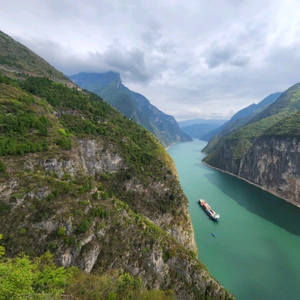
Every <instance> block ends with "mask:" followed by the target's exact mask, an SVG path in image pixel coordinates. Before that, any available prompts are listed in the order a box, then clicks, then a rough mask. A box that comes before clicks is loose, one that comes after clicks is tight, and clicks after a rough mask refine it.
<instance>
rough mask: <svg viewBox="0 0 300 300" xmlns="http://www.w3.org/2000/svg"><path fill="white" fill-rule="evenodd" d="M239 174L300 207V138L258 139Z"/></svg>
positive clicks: (243, 159) (241, 166)
mask: <svg viewBox="0 0 300 300" xmlns="http://www.w3.org/2000/svg"><path fill="white" fill-rule="evenodd" d="M238 176H239V177H241V178H244V179H246V180H249V181H251V182H253V183H255V184H257V185H259V186H260V187H262V188H263V189H265V190H267V191H268V192H270V193H272V194H274V195H276V196H278V197H280V198H284V199H285V200H287V201H288V202H291V203H293V204H294V205H296V206H298V207H300V140H299V139H291V138H280V139H279V138H275V137H273V138H268V139H259V140H257V141H256V143H255V144H254V145H253V147H252V148H251V149H250V150H249V151H248V153H247V154H246V155H245V156H244V157H243V158H242V159H241V163H240V168H239V172H238Z"/></svg>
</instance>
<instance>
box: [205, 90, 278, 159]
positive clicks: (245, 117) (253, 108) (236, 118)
mask: <svg viewBox="0 0 300 300" xmlns="http://www.w3.org/2000/svg"><path fill="white" fill-rule="evenodd" d="M281 94H282V93H281V92H277V93H274V94H270V95H269V96H268V97H266V98H264V99H263V100H262V101H260V102H259V103H258V104H251V105H249V106H248V107H245V108H244V109H242V110H240V111H238V112H237V113H236V114H235V115H233V117H232V118H231V119H230V120H229V121H228V122H226V123H225V124H223V125H222V126H220V127H219V128H217V129H215V130H213V131H211V132H209V133H208V134H206V135H205V136H204V137H203V139H204V140H205V141H209V143H208V144H207V146H206V147H205V148H204V149H203V152H205V153H210V152H212V151H213V150H214V149H215V146H216V145H217V143H218V141H219V140H220V139H221V138H222V137H223V136H224V135H226V134H228V133H229V132H232V131H234V130H236V129H238V128H239V127H241V126H243V125H244V124H246V123H247V122H249V121H250V120H251V119H252V118H253V117H255V116H256V115H258V114H259V113H260V112H262V111H263V110H264V109H265V108H267V107H268V106H269V105H270V104H271V103H273V102H275V101H276V100H277V99H278V98H279V97H280V96H281Z"/></svg>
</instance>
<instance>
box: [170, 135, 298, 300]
mask: <svg viewBox="0 0 300 300" xmlns="http://www.w3.org/2000/svg"><path fill="white" fill-rule="evenodd" d="M205 145H206V142H204V141H199V140H194V141H193V142H189V143H180V144H176V145H174V146H172V147H170V148H169V149H168V152H169V154H170V155H171V157H172V158H173V160H174V162H175V164H176V167H177V171H178V174H179V179H180V183H181V186H182V188H183V190H184V193H185V195H186V196H187V197H188V199H189V212H190V215H191V218H192V222H193V226H194V230H195V238H196V242H197V246H198V250H199V254H198V257H199V259H200V260H201V261H202V262H203V263H204V264H205V265H206V266H207V268H208V270H209V272H210V273H211V274H212V276H213V277H215V278H216V279H217V280H218V281H219V282H220V283H221V284H222V285H223V286H224V287H225V288H226V289H228V290H229V291H230V292H232V293H233V294H234V296H235V297H236V299H237V300H248V299H249V300H260V299H262V300H281V299H282V300H287V299H288V300H296V299H297V300H298V299H300V209H299V208H297V207H295V206H293V205H292V204H290V203H287V202H286V201H284V200H282V199H279V198H277V197H275V196H273V195H271V194H269V193H267V192H265V191H263V190H261V189H260V188H258V187H256V186H253V185H251V184H249V183H247V182H245V181H243V180H241V179H238V178H236V177H234V176H231V175H229V174H226V173H222V172H220V171H217V170H214V169H212V168H209V167H207V166H205V165H204V164H202V163H201V160H202V159H203V158H204V157H205V155H204V154H203V153H201V149H203V148H204V146H205ZM199 198H203V199H205V200H206V201H207V202H208V203H209V204H210V206H211V207H212V209H213V210H215V211H216V212H217V213H219V214H220V216H221V218H220V221H219V222H214V221H212V220H210V219H209V217H208V216H207V215H206V214H205V212H204V211H203V210H202V209H201V207H200V206H199V205H198V204H197V200H198V199H199ZM212 233H215V237H213V236H212Z"/></svg>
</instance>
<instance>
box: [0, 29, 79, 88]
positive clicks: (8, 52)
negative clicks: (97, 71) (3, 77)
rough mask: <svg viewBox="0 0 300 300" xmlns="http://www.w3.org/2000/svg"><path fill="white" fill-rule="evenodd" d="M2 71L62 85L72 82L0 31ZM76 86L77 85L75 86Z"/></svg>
mask: <svg viewBox="0 0 300 300" xmlns="http://www.w3.org/2000/svg"><path fill="white" fill-rule="evenodd" d="M0 70H2V73H6V72H12V71H13V72H15V73H24V74H28V75H32V76H45V77H48V78H51V80H53V81H59V82H62V83H68V84H70V86H71V85H74V84H72V82H71V81H70V80H69V79H68V78H67V77H66V76H65V75H64V74H63V73H61V72H59V71H57V70H56V69H55V68H53V67H52V66H51V65H50V64H49V63H47V62H46V61H45V60H44V59H42V58H41V57H39V56H38V55H36V54H35V53H34V52H32V51H31V50H30V49H28V48H27V47H25V46H24V45H22V44H20V43H19V42H17V41H15V40H14V39H12V38H11V37H10V36H8V35H7V34H5V33H4V32H2V31H0ZM74 86H75V85H74Z"/></svg>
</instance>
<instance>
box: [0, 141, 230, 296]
mask: <svg viewBox="0 0 300 300" xmlns="http://www.w3.org/2000/svg"><path fill="white" fill-rule="evenodd" d="M76 142H77V144H78V147H76V148H74V149H72V150H71V151H70V152H69V153H68V152H65V153H64V154H62V155H61V156H59V157H51V155H50V156H48V157H47V158H43V155H39V154H29V155H26V156H24V157H22V158H21V159H20V160H15V159H12V158H4V160H3V161H4V162H5V165H6V166H7V168H8V169H7V174H8V176H7V177H6V178H3V177H2V178H1V184H0V192H1V196H2V199H1V203H2V205H1V209H2V210H3V209H5V207H6V208H7V213H6V214H5V215H4V216H3V215H2V219H1V232H2V233H4V235H5V239H4V240H5V245H6V248H7V252H8V254H10V255H16V254H17V253H19V252H20V251H25V252H28V253H29V254H30V253H31V254H35V255H39V254H42V253H43V252H44V251H45V250H47V249H50V250H51V251H53V252H54V253H55V257H56V261H57V262H58V263H59V264H60V265H62V266H64V267H70V266H72V265H77V266H79V267H80V268H81V269H82V270H85V271H86V272H91V271H92V270H93V271H94V272H103V270H109V269H115V270H118V272H120V273H123V272H129V273H130V274H132V275H140V276H141V278H142V279H143V282H144V283H145V284H147V285H149V286H151V287H154V288H162V289H165V288H169V287H170V286H171V287H172V289H174V291H175V292H176V294H177V296H178V298H179V299H199V298H198V297H199V295H206V296H207V297H211V298H212V299H227V298H226V297H229V298H230V297H231V296H230V295H228V294H227V293H226V292H225V291H224V289H223V288H222V287H221V286H220V285H219V283H218V282H216V281H215V280H214V279H213V278H211V277H210V275H209V273H208V272H207V270H206V268H205V267H204V266H202V265H201V263H200V262H199V261H198V260H197V259H196V255H195V252H194V251H196V244H195V241H194V234H193V228H192V224H191V221H190V218H189V215H188V210H187V202H186V199H185V196H184V195H183V193H182V191H181V190H180V187H176V188H177V189H179V193H180V194H179V195H181V196H182V199H179V201H180V203H182V206H181V209H182V210H181V213H183V214H184V215H185V218H184V219H183V220H182V221H180V222H177V221H176V218H174V216H173V215H172V214H171V213H170V212H166V213H163V214H158V213H157V211H156V210H155V208H153V206H154V207H155V202H156V201H157V197H161V196H162V195H164V196H165V195H166V194H168V193H169V192H170V191H172V192H173V193H174V194H175V191H174V189H173V187H172V184H171V186H169V185H167V184H166V182H165V181H164V180H162V181H153V182H151V183H149V182H147V183H145V182H141V181H140V180H138V179H137V178H131V179H128V180H125V181H124V182H123V183H122V184H121V190H122V191H123V194H129V195H131V196H133V197H135V199H136V201H137V202H139V205H137V209H138V211H140V212H142V213H143V214H144V215H145V216H146V218H145V217H143V216H141V215H139V214H136V213H134V212H132V210H131V209H130V206H128V205H127V204H125V203H124V202H121V201H119V200H118V199H117V198H116V197H115V196H111V197H109V198H108V199H106V198H105V197H104V196H103V195H100V194H99V196H98V195H97V197H95V196H94V195H95V193H98V192H97V188H96V187H90V188H89V190H88V191H87V192H83V193H82V194H81V195H80V194H77V193H75V197H74V198H75V199H71V198H70V195H69V193H70V192H69V193H67V192H66V193H61V194H60V195H58V196H55V197H54V198H53V197H52V196H51V195H53V187H52V184H50V183H51V182H52V183H53V182H55V183H58V182H66V183H70V182H72V181H73V182H76V180H77V181H78V180H79V182H78V183H79V184H81V183H82V182H80V181H81V180H82V181H85V180H86V178H100V177H101V175H105V176H115V175H116V174H117V173H118V172H121V171H122V170H123V169H124V168H125V169H126V162H125V161H124V159H123V158H122V156H121V155H119V154H118V153H117V149H116V148H115V147H114V146H113V145H111V146H110V147H105V146H104V144H103V143H102V142H101V141H100V140H97V139H81V140H77V141H76ZM114 174H115V175H114ZM169 175H170V174H169ZM170 176H173V175H170ZM66 178H68V180H67V181H66ZM173 178H174V180H175V182H176V181H177V178H176V176H175V177H173ZM36 179H38V182H35V181H36ZM106 180H107V179H106ZM92 181H93V180H92ZM97 181H98V183H99V180H97ZM105 182H106V181H102V183H103V186H105ZM26 183H27V185H26ZM107 186H108V187H109V186H110V185H109V184H108V185H107ZM24 187H25V188H24ZM73 188H74V189H76V187H75V185H74V187H73ZM153 191H154V193H153ZM134 194H135V195H134ZM76 195H77V196H76ZM50 196H51V197H50ZM152 197H153V198H152ZM138 199H139V200H138ZM53 200H54V202H53ZM99 202H100V203H101V209H99V204H98V203H99ZM147 203H149V206H148V205H147ZM5 205H6V206H5ZM150 208H151V209H150ZM97 209H98V212H99V211H100V212H99V213H98V214H97V213H96V212H97ZM103 209H104V210H103ZM86 216H90V217H89V218H88V219H87V218H86ZM91 216H93V217H91ZM174 219H175V222H174ZM11 220H14V222H13V223H11ZM151 221H152V222H153V223H154V224H157V225H159V226H156V227H155V226H154V225H153V223H152V222H151ZM84 222H87V223H88V226H87V227H86V228H84ZM160 228H161V229H160ZM22 229H23V230H22ZM174 274H177V275H176V276H175V277H174ZM187 286H189V288H187Z"/></svg>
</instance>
